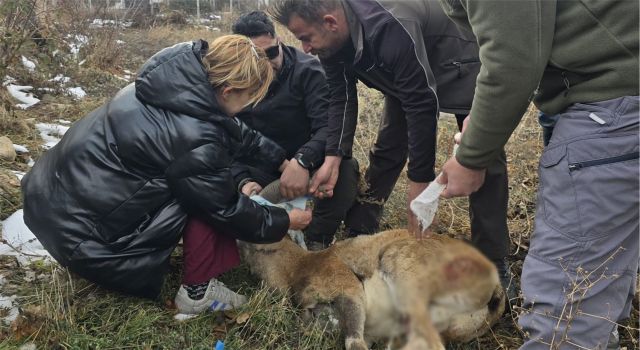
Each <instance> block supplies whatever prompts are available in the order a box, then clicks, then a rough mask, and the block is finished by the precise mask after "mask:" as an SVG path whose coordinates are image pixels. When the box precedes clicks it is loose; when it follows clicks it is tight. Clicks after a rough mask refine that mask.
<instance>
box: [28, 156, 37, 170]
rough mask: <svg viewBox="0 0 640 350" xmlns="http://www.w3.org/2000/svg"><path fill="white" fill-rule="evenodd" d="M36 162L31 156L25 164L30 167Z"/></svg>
mask: <svg viewBox="0 0 640 350" xmlns="http://www.w3.org/2000/svg"><path fill="white" fill-rule="evenodd" d="M34 164H36V162H34V161H33V158H31V157H29V161H27V166H28V167H29V168H31V167H32V166H33V165H34Z"/></svg>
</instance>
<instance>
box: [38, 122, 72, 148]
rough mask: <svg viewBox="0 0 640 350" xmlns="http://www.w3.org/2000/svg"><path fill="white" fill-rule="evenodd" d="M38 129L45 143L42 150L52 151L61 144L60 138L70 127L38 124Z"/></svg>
mask: <svg viewBox="0 0 640 350" xmlns="http://www.w3.org/2000/svg"><path fill="white" fill-rule="evenodd" d="M36 129H38V131H40V137H42V139H43V140H44V142H45V144H44V145H42V148H44V149H51V148H52V147H53V146H55V145H56V144H57V143H58V142H60V138H61V137H62V136H64V133H66V132H67V130H69V127H68V126H64V125H58V124H46V123H38V124H36Z"/></svg>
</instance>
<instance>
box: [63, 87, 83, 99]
mask: <svg viewBox="0 0 640 350" xmlns="http://www.w3.org/2000/svg"><path fill="white" fill-rule="evenodd" d="M66 93H67V94H68V95H71V96H72V97H73V98H75V99H76V100H79V99H82V98H84V97H85V96H87V93H86V92H85V91H84V90H83V89H82V88H81V87H79V86H76V87H72V88H68V89H66Z"/></svg>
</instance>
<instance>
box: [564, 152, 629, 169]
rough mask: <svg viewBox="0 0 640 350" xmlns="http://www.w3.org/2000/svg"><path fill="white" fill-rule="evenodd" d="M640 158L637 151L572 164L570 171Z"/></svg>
mask: <svg viewBox="0 0 640 350" xmlns="http://www.w3.org/2000/svg"><path fill="white" fill-rule="evenodd" d="M639 156H640V152H639V151H636V152H633V153H628V154H623V155H621V156H617V157H611V158H604V159H594V160H588V161H585V162H578V163H571V164H569V171H574V170H580V169H582V168H588V167H591V166H597V165H605V164H611V163H618V162H624V161H627V160H632V159H638V158H639Z"/></svg>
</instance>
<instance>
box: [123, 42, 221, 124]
mask: <svg viewBox="0 0 640 350" xmlns="http://www.w3.org/2000/svg"><path fill="white" fill-rule="evenodd" d="M208 48H209V44H208V43H207V42H206V41H204V40H197V41H193V42H184V43H180V44H176V45H174V46H171V47H168V48H166V49H164V50H162V51H160V52H158V53H156V54H155V55H153V56H152V57H151V58H150V59H149V60H148V61H147V62H146V63H145V64H144V65H143V66H142V68H141V69H140V71H139V73H138V77H137V78H136V83H135V84H136V97H137V98H138V99H140V100H141V101H142V102H144V103H146V104H149V105H152V106H155V107H158V108H162V109H167V110H170V111H173V112H177V113H182V114H186V115H190V116H193V117H196V118H199V119H205V120H209V119H212V118H213V119H216V120H218V119H220V117H221V116H220V115H219V114H222V113H220V107H219V106H218V104H217V101H216V97H215V90H214V89H213V87H212V86H211V84H210V83H209V80H208V77H207V71H206V70H205V67H204V65H203V64H202V57H204V55H206V53H207V50H208Z"/></svg>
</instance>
